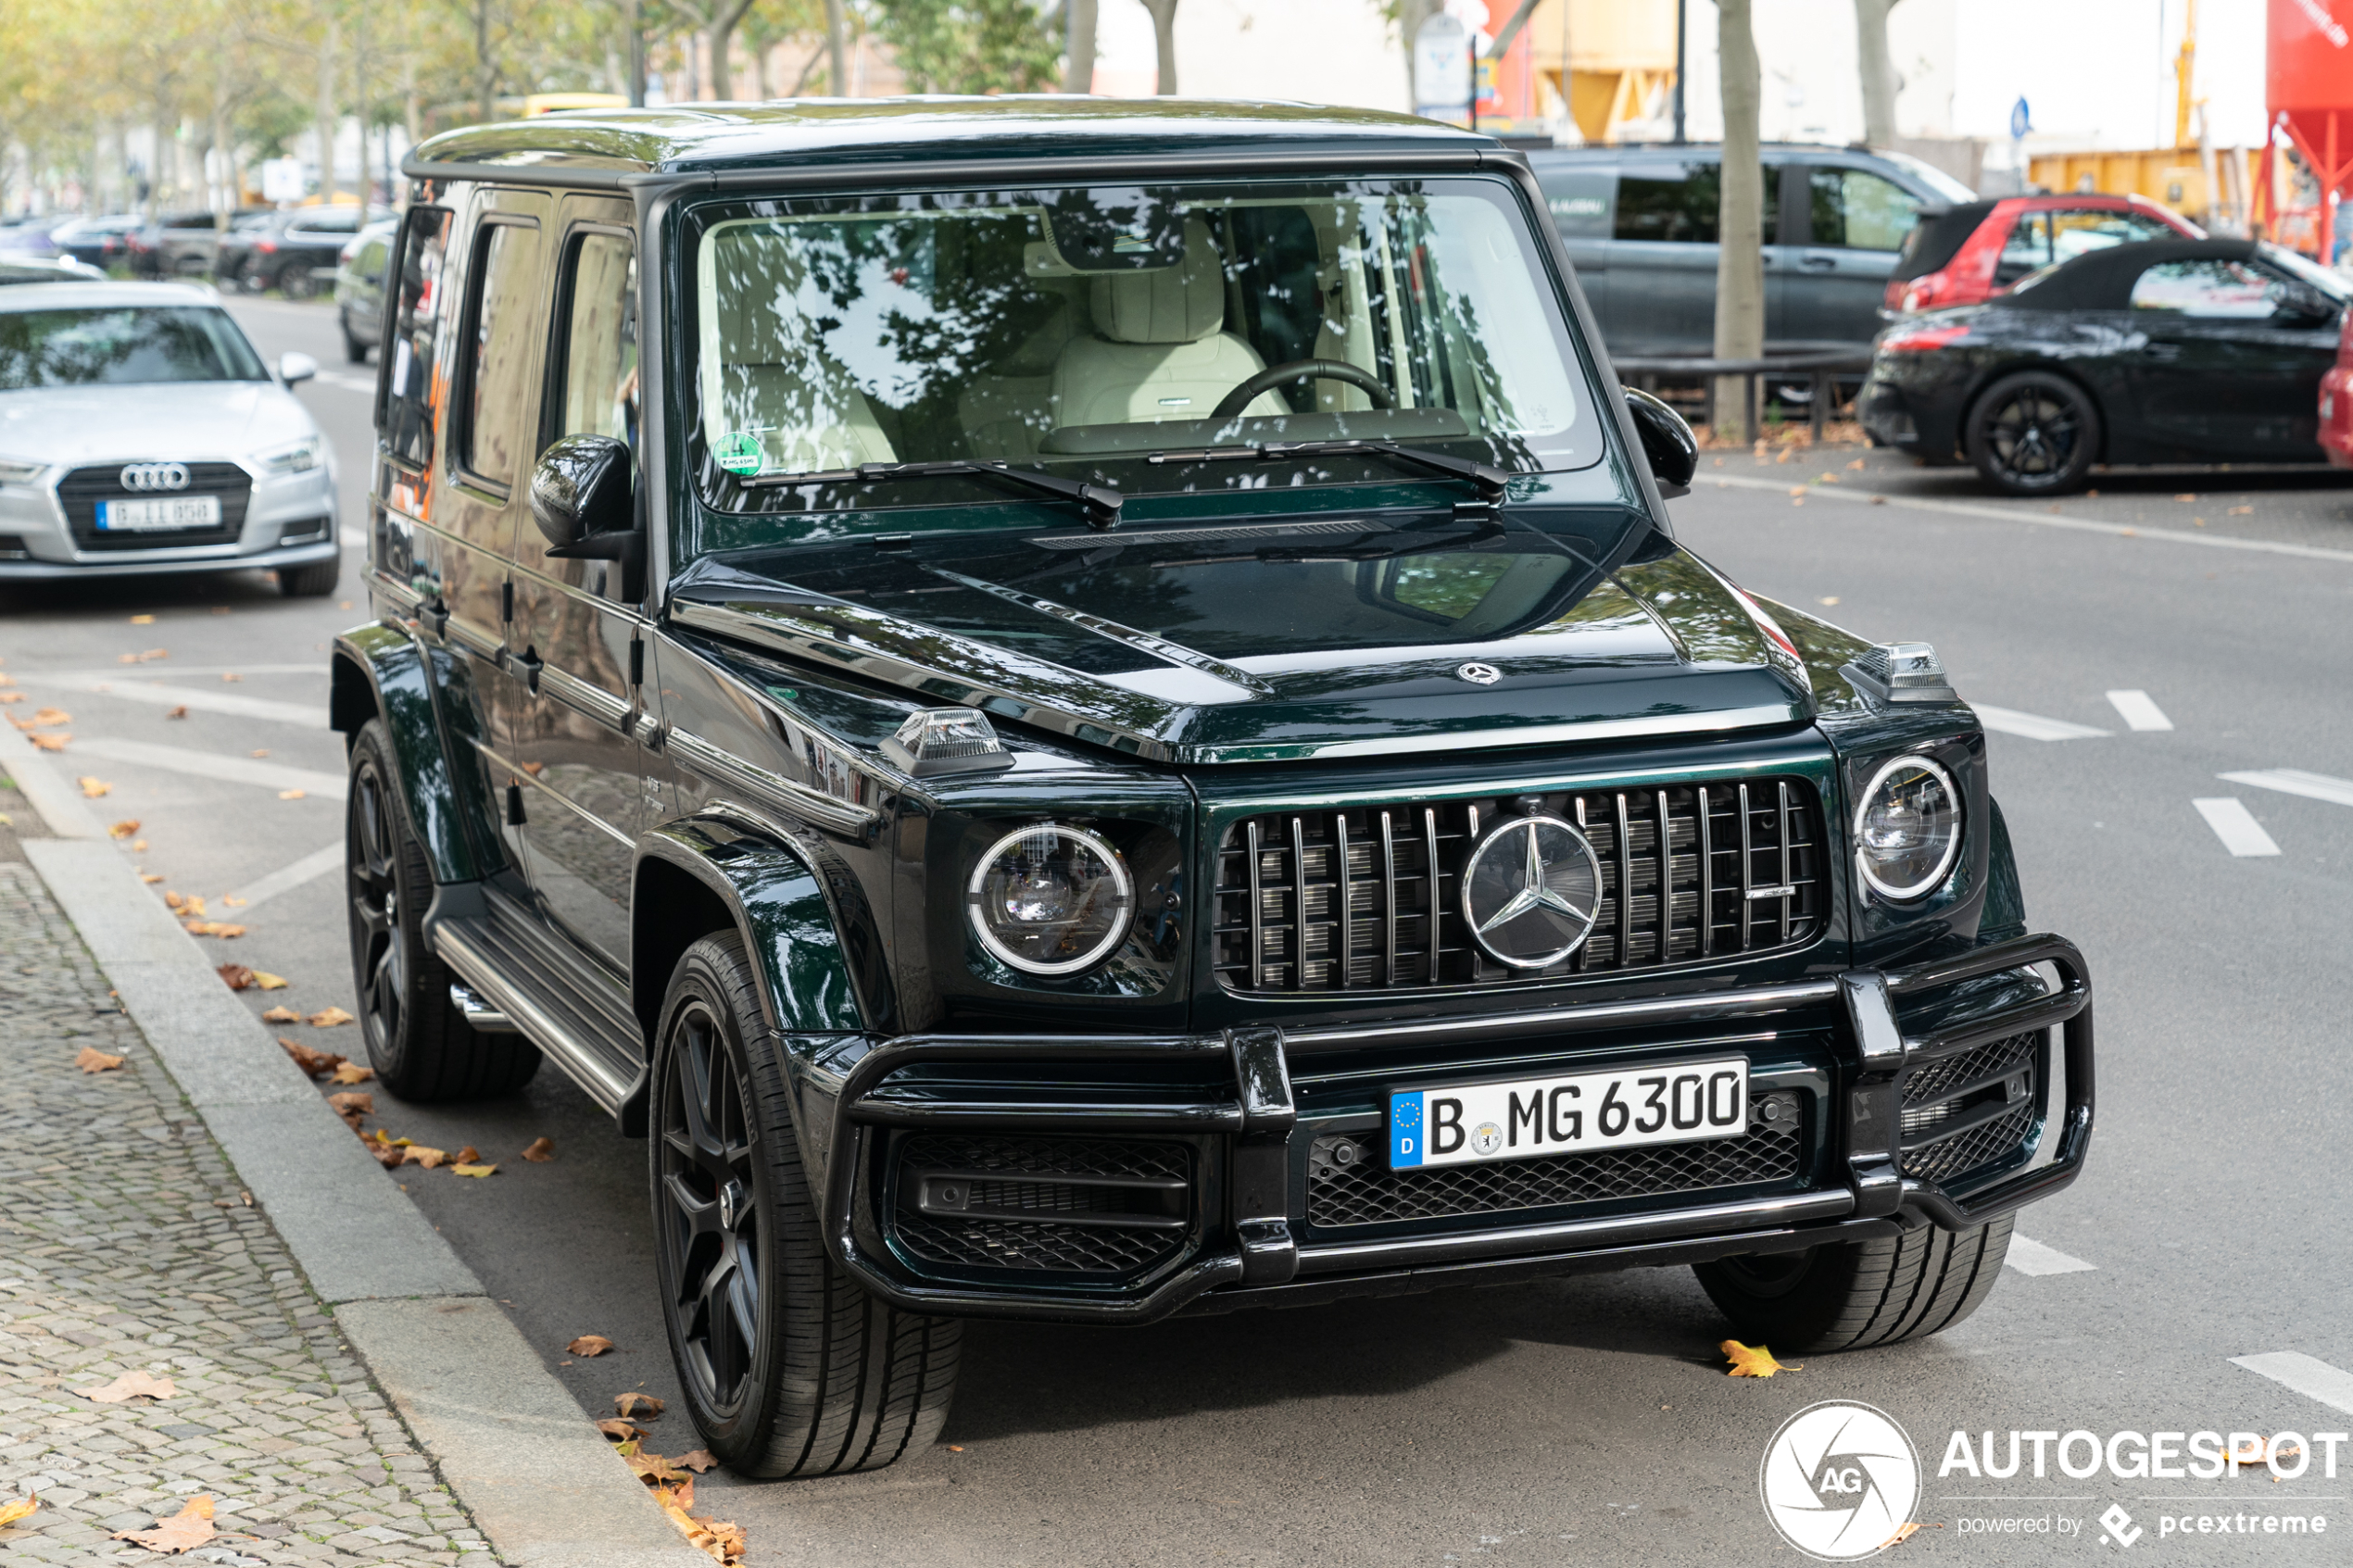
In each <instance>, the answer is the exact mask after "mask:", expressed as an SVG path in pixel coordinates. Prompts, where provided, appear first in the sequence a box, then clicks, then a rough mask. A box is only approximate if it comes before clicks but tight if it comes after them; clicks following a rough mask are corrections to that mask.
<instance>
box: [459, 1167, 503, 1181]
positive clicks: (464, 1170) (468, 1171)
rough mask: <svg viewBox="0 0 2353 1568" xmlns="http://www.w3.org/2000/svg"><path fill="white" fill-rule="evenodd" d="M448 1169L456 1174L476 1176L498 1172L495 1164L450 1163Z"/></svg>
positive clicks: (492, 1174)
mask: <svg viewBox="0 0 2353 1568" xmlns="http://www.w3.org/2000/svg"><path fill="white" fill-rule="evenodd" d="M449 1169H450V1171H451V1172H452V1173H455V1174H457V1175H460V1176H474V1177H477V1178H479V1177H482V1176H495V1175H497V1173H498V1167H497V1166H496V1165H452V1166H450V1167H449Z"/></svg>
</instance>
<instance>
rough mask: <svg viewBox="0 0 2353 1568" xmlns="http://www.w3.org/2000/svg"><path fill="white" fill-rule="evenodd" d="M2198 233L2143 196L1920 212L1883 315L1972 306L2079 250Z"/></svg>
mask: <svg viewBox="0 0 2353 1568" xmlns="http://www.w3.org/2000/svg"><path fill="white" fill-rule="evenodd" d="M2176 236H2179V237H2181V238H2183V239H2192V240H2202V239H2204V238H2206V231H2205V230H2203V229H2201V228H2199V227H2198V226H2197V225H2196V224H2195V223H2193V222H2191V221H2190V220H2188V219H2186V218H2183V216H2182V215H2181V214H2179V213H2177V212H2175V211H2173V210H2172V209H2171V208H2170V207H2160V206H2158V204H2157V203H2156V202H2153V201H2150V200H2149V199H2148V198H2147V197H2145V196H2105V195H2044V196H2004V197H2002V198H2000V199H1999V200H1996V201H1981V202H1966V203H1963V204H1962V205H1960V206H1958V207H1945V208H1944V209H1942V210H1941V211H1939V210H1926V211H1923V212H1921V214H1920V216H1919V221H1918V222H1916V223H1914V224H1913V225H1912V232H1910V233H1909V234H1907V235H1906V236H1905V238H1904V248H1903V249H1902V250H1901V251H1900V252H1898V253H1897V255H1896V257H1895V270H1894V271H1893V272H1891V273H1889V274H1888V280H1887V298H1886V308H1887V311H1888V313H1890V314H1894V315H1899V316H1908V315H1911V314H1912V313H1913V312H1915V311H1919V310H1941V309H1943V308H1944V307H1946V306H1948V305H1976V304H1978V303H1980V302H1982V300H1984V299H1985V298H1987V297H1988V296H1989V295H1994V294H1998V293H2000V292H2001V291H2002V290H2004V289H2006V288H2008V287H2009V286H2010V285H2011V284H2012V283H2014V282H2018V281H2019V280H2020V278H2023V277H2025V276H2026V275H2027V274H2028V273H2029V272H2033V271H2037V270H2041V269H2043V268H2045V267H2049V266H2053V265H2055V264H2057V263H2058V262H2061V261H2071V260H2073V259H2074V258H2075V257H2079V256H2081V255H2082V254H2083V253H2084V252H2085V251H2090V250H2099V249H2101V248H2103V247H2105V246H2108V245H2124V244H2127V243H2129V242H2131V241H2133V240H2167V239H2172V238H2174V237H2176Z"/></svg>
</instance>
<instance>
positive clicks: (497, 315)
mask: <svg viewBox="0 0 2353 1568" xmlns="http://www.w3.org/2000/svg"><path fill="white" fill-rule="evenodd" d="M538 293H539V231H538V230H537V229H536V228H535V227H530V226H527V225H524V224H521V223H511V222H503V221H499V222H485V223H484V225H483V227H482V230H481V232H480V233H479V234H477V235H476V236H475V239H474V264H473V267H472V282H471V283H470V284H469V285H468V292H467V299H466V327H467V332H466V350H467V353H466V369H465V372H464V375H463V378H462V379H463V382H464V385H465V418H464V420H463V421H462V422H461V423H460V425H459V430H460V431H461V433H462V434H461V436H460V439H459V449H458V460H459V463H460V464H461V465H462V466H463V467H464V468H465V470H466V471H467V472H469V473H471V474H474V475H477V476H479V477H480V478H483V479H487V480H490V481H493V482H494V483H499V484H507V483H512V482H513V479H514V476H515V474H516V472H517V471H518V470H520V469H521V468H522V464H523V461H524V460H525V458H526V454H525V452H524V451H523V448H524V447H525V446H526V445H529V443H530V436H531V432H532V431H533V430H535V428H536V427H537V425H538V422H539V421H538V417H537V416H538V407H537V399H535V397H533V396H532V395H531V393H532V387H531V381H530V377H531V348H532V343H531V339H532V328H533V318H534V315H535V306H536V305H537V303H538Z"/></svg>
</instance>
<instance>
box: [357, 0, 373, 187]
mask: <svg viewBox="0 0 2353 1568" xmlns="http://www.w3.org/2000/svg"><path fill="white" fill-rule="evenodd" d="M352 27H353V28H354V29H355V31H354V32H353V34H352V39H351V84H352V91H351V112H352V113H353V114H354V115H355V116H357V117H358V119H359V221H360V223H361V224H362V225H363V226H364V225H365V224H366V223H367V221H368V207H369V206H370V204H371V203H372V202H374V200H375V199H376V181H375V169H374V168H373V167H372V166H371V164H370V163H369V161H368V10H367V7H366V6H361V7H360V8H359V11H358V12H357V13H355V14H354V16H353V19H352Z"/></svg>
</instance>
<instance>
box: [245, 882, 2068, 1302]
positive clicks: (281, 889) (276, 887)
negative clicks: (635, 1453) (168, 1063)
mask: <svg viewBox="0 0 2353 1568" xmlns="http://www.w3.org/2000/svg"><path fill="white" fill-rule="evenodd" d="M342 869H343V846H342V845H340V844H330V845H328V846H327V847H325V848H323V849H313V850H312V851H311V852H310V853H309V854H308V855H305V856H304V857H303V858H302V859H299V860H296V861H295V862H294V863H293V864H292V865H288V866H280V867H279V868H278V869H277V870H276V871H274V872H271V873H270V874H269V875H268V876H264V877H257V878H256V879H254V880H253V881H251V882H249V883H247V884H245V885H244V886H243V887H236V888H232V889H230V892H229V897H228V898H223V899H222V900H221V902H222V903H223V904H227V903H229V900H230V899H232V898H242V899H244V900H245V908H247V909H251V908H252V907H253V906H254V905H256V904H266V903H268V902H269V901H270V900H271V899H272V898H275V897H277V896H278V895H279V894H281V893H291V892H293V891H294V890H295V889H296V888H297V887H300V886H301V885H302V884H305V883H307V882H314V881H316V880H317V879H319V878H320V877H322V876H324V875H326V874H327V873H328V872H333V871H340V870H342ZM231 907H232V908H234V907H235V906H233V905H232V906H231ZM2010 1245H2011V1246H2012V1247H2016V1246H2017V1245H2018V1243H2017V1241H2016V1240H2015V1239H2013V1240H2012V1241H2011V1243H2010ZM2084 1266H2085V1267H2086V1268H2088V1267H2090V1266H2091V1265H2089V1264H2085V1265H2084Z"/></svg>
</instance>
